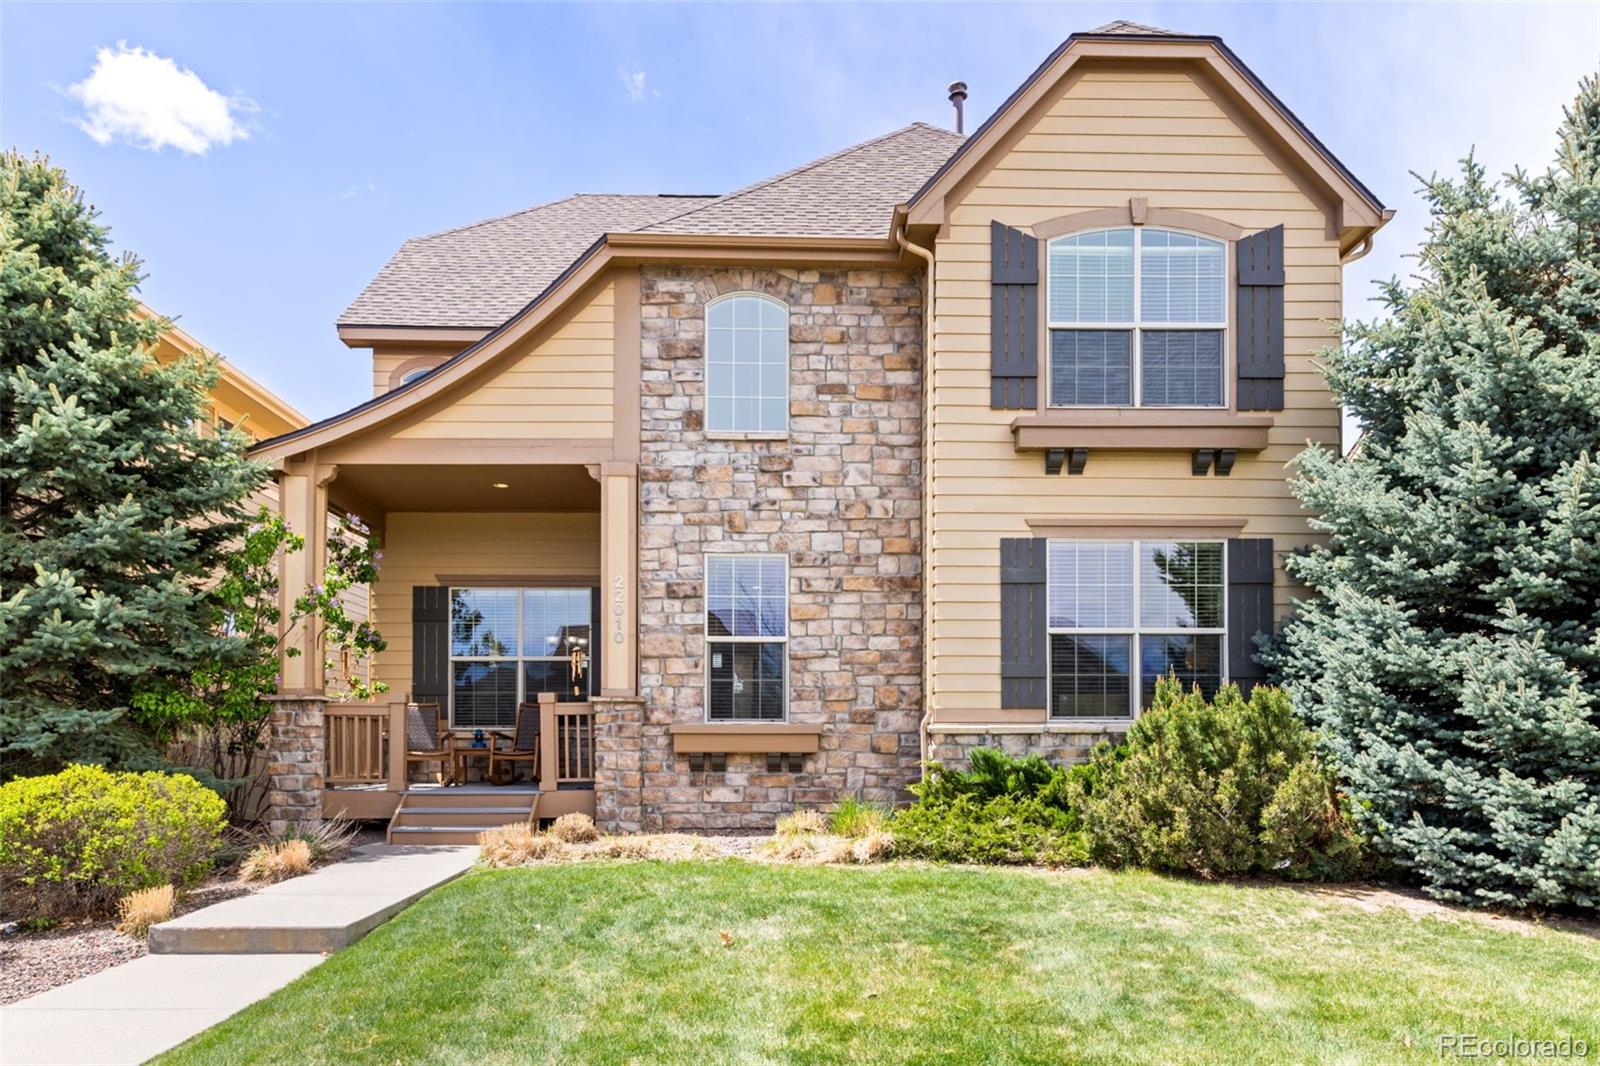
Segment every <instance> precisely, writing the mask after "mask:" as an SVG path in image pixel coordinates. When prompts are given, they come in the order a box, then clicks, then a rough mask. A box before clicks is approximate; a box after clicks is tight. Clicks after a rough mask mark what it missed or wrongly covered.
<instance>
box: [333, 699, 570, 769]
mask: <svg viewBox="0 0 1600 1066" xmlns="http://www.w3.org/2000/svg"><path fill="white" fill-rule="evenodd" d="M323 727H324V729H325V730H326V765H325V767H324V779H325V780H326V782H327V785H328V786H329V787H330V788H336V787H340V786H345V787H348V786H351V785H379V784H381V785H385V786H386V788H387V789H388V790H389V791H391V792H403V791H405V788H406V757H405V756H406V749H405V735H406V705H405V703H404V702H403V701H401V702H396V703H387V704H385V703H330V704H328V705H327V707H326V709H325V710H324V712H323ZM539 736H540V737H541V738H542V739H543V743H542V744H541V745H540V748H539V785H540V787H541V788H545V789H555V788H557V787H559V786H561V785H574V784H584V783H586V782H591V781H593V780H594V707H592V706H591V705H589V704H587V703H557V702H556V701H555V697H554V695H553V694H551V693H544V694H541V696H540V699H539ZM396 738H398V739H396Z"/></svg>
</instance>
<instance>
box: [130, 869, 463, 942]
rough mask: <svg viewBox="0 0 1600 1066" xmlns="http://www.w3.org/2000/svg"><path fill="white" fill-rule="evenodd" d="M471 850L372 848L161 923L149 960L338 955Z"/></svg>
mask: <svg viewBox="0 0 1600 1066" xmlns="http://www.w3.org/2000/svg"><path fill="white" fill-rule="evenodd" d="M477 856H478V849H477V848H475V847H431V848H430V847H420V846H416V845H399V844H372V845H369V846H368V847H365V848H358V849H357V850H356V852H355V854H354V855H352V856H351V857H350V858H348V859H346V860H345V861H344V862H340V863H335V864H334V865H332V866H324V867H323V868H322V869H320V870H318V871H316V872H315V873H313V874H310V875H308V876H306V877H296V878H293V879H292V880H289V881H282V882H279V883H278V884H276V885H269V886H267V887H266V888H263V889H262V890H261V891H260V892H252V893H251V894H250V895H248V896H240V897H239V898H238V899H230V900H226V901H225V902H222V903H218V904H216V905H215V906H211V907H206V908H204V909H202V910H198V911H194V912H193V913H190V914H185V915H184V916H183V917H181V918H174V919H173V920H172V921H170V922H163V923H162V924H160V925H158V926H156V927H155V928H154V929H151V930H150V954H152V955H202V954H224V955H255V954H297V953H303V952H313V953H314V952H323V951H338V950H339V949H340V948H342V947H345V946H347V945H349V944H354V943H355V942H356V941H357V940H360V939H361V938H362V937H363V936H366V935H367V934H368V933H369V932H371V931H372V930H373V929H375V928H376V927H378V926H379V925H382V924H383V923H384V922H386V921H388V920H389V919H390V918H392V917H394V916H395V915H396V914H398V913H400V912H401V911H403V910H405V909H406V908H407V907H409V906H410V905H411V904H412V903H414V902H416V900H417V899H418V898H419V897H421V896H423V895H424V894H426V893H428V892H430V891H432V890H433V889H435V888H438V887H439V886H440V885H442V884H444V883H445V882H446V881H451V880H454V879H455V878H457V877H460V876H461V875H462V874H464V873H466V872H467V870H468V869H470V868H471V866H472V863H473V861H474V860H475V859H476V858H477Z"/></svg>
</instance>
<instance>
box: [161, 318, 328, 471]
mask: <svg viewBox="0 0 1600 1066" xmlns="http://www.w3.org/2000/svg"><path fill="white" fill-rule="evenodd" d="M136 313H137V314H138V315H139V317H140V318H144V319H159V318H161V317H162V316H161V315H160V314H159V313H158V312H156V311H154V310H152V309H151V308H149V307H146V306H145V305H143V304H140V305H139V310H138V311H137V312H136ZM151 354H153V355H154V356H155V357H156V361H157V362H159V363H161V364H162V365H163V366H165V365H168V364H171V363H175V362H177V361H178V360H179V359H181V358H183V357H184V356H198V357H200V358H203V359H205V358H209V359H215V360H216V361H217V367H218V369H219V370H220V372H221V376H220V377H219V378H218V379H217V383H216V384H215V385H213V386H212V387H211V393H210V397H211V408H212V414H213V416H214V417H216V418H219V419H222V420H225V421H226V422H228V424H229V425H232V426H234V427H235V428H237V429H238V430H239V431H240V432H242V433H244V434H245V436H247V437H250V438H251V439H253V440H258V441H259V440H265V439H267V438H269V437H276V436H281V435H282V434H284V433H292V432H294V431H295V430H297V429H300V428H302V427H304V426H306V425H309V424H310V420H309V419H307V418H306V416H305V415H303V414H301V413H300V412H299V411H297V410H295V409H294V408H293V407H292V406H290V405H289V404H288V403H287V402H285V401H284V400H283V399H282V398H281V397H279V396H278V395H277V394H276V393H274V392H273V391H272V390H270V389H268V388H267V387H266V386H265V385H262V384H261V383H260V382H258V381H256V380H255V379H254V378H252V377H250V375H248V374H246V373H245V372H244V371H242V370H240V369H239V368H238V367H236V366H234V365H233V364H232V363H230V362H228V361H227V360H226V359H224V358H222V356H220V355H218V354H217V353H216V352H214V351H212V350H211V349H210V348H207V347H206V346H205V345H203V344H201V343H200V342H199V341H197V340H195V339H194V338H193V337H191V336H189V334H187V333H185V332H184V331H183V330H181V329H179V328H178V327H177V326H175V325H173V324H172V323H171V321H170V320H169V321H168V322H167V326H166V328H165V329H163V330H162V331H161V333H160V335H159V336H157V338H156V343H155V345H154V347H153V349H152V353H151Z"/></svg>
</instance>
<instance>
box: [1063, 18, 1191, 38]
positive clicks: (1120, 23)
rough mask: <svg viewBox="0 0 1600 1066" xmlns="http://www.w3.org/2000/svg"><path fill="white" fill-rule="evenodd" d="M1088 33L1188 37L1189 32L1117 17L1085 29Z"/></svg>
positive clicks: (1117, 35) (1113, 35)
mask: <svg viewBox="0 0 1600 1066" xmlns="http://www.w3.org/2000/svg"><path fill="white" fill-rule="evenodd" d="M1085 32H1087V33H1089V34H1098V35H1104V36H1108V37H1188V36H1189V34H1187V33H1183V32H1181V31H1179V30H1164V29H1162V28H1161V27H1160V26H1146V25H1145V24H1144V23H1142V22H1129V21H1128V20H1127V19H1117V20H1115V21H1114V22H1108V23H1106V24H1105V25H1104V26H1096V27H1095V28H1094V29H1092V30H1087V31H1085Z"/></svg>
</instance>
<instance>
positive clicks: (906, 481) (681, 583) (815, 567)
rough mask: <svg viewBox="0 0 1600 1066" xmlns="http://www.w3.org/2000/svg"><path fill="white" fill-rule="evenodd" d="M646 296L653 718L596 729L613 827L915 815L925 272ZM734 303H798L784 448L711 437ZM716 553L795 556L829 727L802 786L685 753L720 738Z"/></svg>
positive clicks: (644, 540) (642, 539)
mask: <svg viewBox="0 0 1600 1066" xmlns="http://www.w3.org/2000/svg"><path fill="white" fill-rule="evenodd" d="M640 290H641V297H642V305H643V306H642V314H641V328H642V335H643V338H642V345H641V353H640V354H641V362H642V367H641V369H642V373H643V383H642V390H641V391H642V396H641V407H642V411H641V431H642V442H643V458H642V462H641V465H640V469H639V481H640V497H641V499H640V519H639V522H640V528H639V580H640V591H639V629H640V658H639V672H640V685H641V694H642V695H643V697H644V700H645V702H644V705H643V708H642V712H641V715H640V718H639V720H638V721H639V727H638V729H637V731H635V730H632V729H629V728H628V727H627V723H626V722H625V721H624V720H622V719H623V716H621V715H619V716H618V717H617V718H611V716H610V715H608V716H607V717H608V719H611V720H609V721H607V722H605V723H604V725H603V728H602V729H601V730H600V731H599V733H600V735H599V737H598V741H597V749H598V755H599V759H598V763H599V769H598V773H599V775H600V778H599V780H597V782H596V788H597V791H598V792H599V795H598V796H597V801H598V802H599V805H600V808H599V809H600V816H601V821H602V823H604V824H605V825H606V826H607V827H608V828H612V829H618V830H631V829H640V828H642V829H647V830H653V829H677V828H768V827H770V826H772V824H773V823H774V821H775V820H776V819H777V818H778V816H779V815H780V814H782V813H784V812H786V811H789V810H792V809H794V808H795V807H796V806H818V805H823V804H829V803H832V802H834V801H835V800H837V799H838V798H839V797H841V796H843V795H846V794H851V793H859V794H861V795H863V796H865V797H867V798H870V799H876V800H884V801H888V800H893V799H896V798H899V797H901V796H902V795H903V793H904V789H905V786H906V785H907V784H908V783H909V782H911V781H912V780H914V779H915V778H916V775H917V770H918V766H917V760H918V750H917V723H918V719H919V718H920V716H921V712H922V604H921V551H922V541H921V538H922V530H921V506H922V504H921V499H920V495H919V494H920V491H921V487H920V482H921V469H920V466H921V436H922V426H921V413H922V411H921V373H922V350H921V347H922V293H921V284H920V279H919V277H918V275H916V274H914V273H910V272H900V271H887V272H880V271H842V270H841V271H826V270H825V271H816V270H745V269H717V268H705V267H645V268H643V269H642V271H641V283H640ZM738 291H754V292H760V293H764V294H767V295H770V296H773V297H775V298H776V299H778V300H781V301H783V302H784V303H785V304H787V305H788V306H789V341H790V344H789V368H790V407H789V436H788V437H787V438H786V439H781V440H726V439H711V438H709V437H708V436H707V434H706V432H705V429H704V415H705V406H704V381H705V362H704V353H703V341H704V337H705V307H706V304H707V303H708V302H710V301H711V300H713V299H715V298H716V297H717V296H719V295H722V294H725V293H730V292H738ZM707 552H750V553H757V552H771V553H777V554H785V555H787V556H788V557H789V566H790V580H789V721H791V722H796V723H816V724H818V725H821V726H822V727H823V733H822V738H821V751H820V752H818V753H817V754H816V755H812V756H807V757H806V759H805V763H804V767H803V769H802V771H801V772H798V773H768V772H767V766H766V758H765V756H763V755H754V756H750V755H729V756H728V762H727V770H726V772H725V773H700V774H694V773H691V772H690V771H689V767H688V762H687V760H686V759H679V758H675V757H674V755H673V752H672V738H671V736H670V734H669V732H668V729H669V726H671V725H672V724H673V723H695V724H698V723H701V722H703V721H704V720H705V708H704V702H703V697H704V668H705V664H704V657H703V652H704V645H705V639H704V628H703V626H704V601H703V599H702V593H703V582H704V578H705V565H704V556H705V554H706V553H707ZM635 775H636V776H635ZM634 781H636V782H637V783H638V788H637V790H629V789H628V788H627V785H626V784H625V782H634ZM613 786H615V787H613ZM608 791H610V792H612V793H613V794H612V795H610V796H607V795H606V793H607V792H608Z"/></svg>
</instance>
